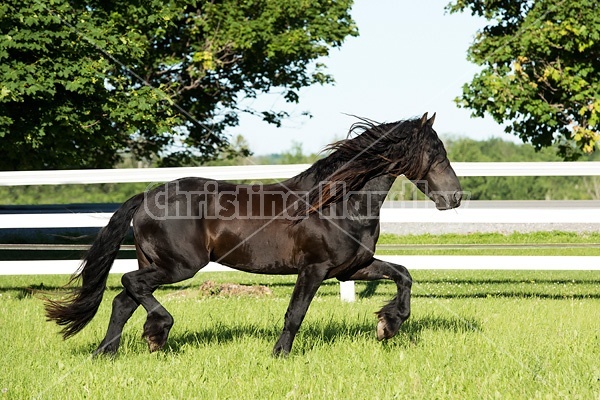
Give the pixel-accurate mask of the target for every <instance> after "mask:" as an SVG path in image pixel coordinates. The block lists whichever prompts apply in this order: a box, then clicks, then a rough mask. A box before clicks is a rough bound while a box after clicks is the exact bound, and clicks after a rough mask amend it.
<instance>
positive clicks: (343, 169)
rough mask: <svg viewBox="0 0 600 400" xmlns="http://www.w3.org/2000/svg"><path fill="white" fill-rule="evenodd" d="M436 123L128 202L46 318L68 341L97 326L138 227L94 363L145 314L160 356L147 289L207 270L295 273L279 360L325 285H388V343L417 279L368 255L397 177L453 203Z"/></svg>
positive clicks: (455, 194)
mask: <svg viewBox="0 0 600 400" xmlns="http://www.w3.org/2000/svg"><path fill="white" fill-rule="evenodd" d="M432 124H433V118H432V119H430V120H427V119H426V115H425V116H423V118H422V119H421V120H410V121H402V122H399V123H395V124H385V125H380V126H374V125H368V126H363V128H364V129H365V132H364V133H363V134H361V135H359V136H358V137H356V138H352V139H347V140H345V141H342V142H338V143H337V144H334V145H333V146H332V148H333V149H334V150H335V151H334V152H333V153H332V154H331V155H330V156H328V157H327V158H325V159H322V160H319V161H318V162H316V163H315V164H314V165H313V166H312V167H311V168H309V169H308V170H306V171H305V172H303V173H301V174H300V175H298V176H295V177H293V178H291V179H288V180H286V181H283V182H280V183H276V184H272V185H255V186H249V185H235V184H231V183H228V182H223V181H214V180H210V179H204V178H184V179H179V180H176V181H172V182H169V183H166V184H165V185H163V186H161V187H158V188H156V189H154V190H152V191H149V192H147V193H142V194H139V195H136V196H134V197H132V198H131V199H129V200H128V201H127V202H125V203H124V204H123V205H122V206H121V207H120V208H119V210H117V212H116V213H115V214H114V216H113V217H112V218H111V221H110V222H109V224H108V226H107V227H105V228H104V229H103V230H102V231H101V232H100V234H99V236H98V238H97V239H96V241H95V242H94V244H93V245H92V248H91V249H90V251H89V252H88V254H87V255H86V257H85V258H84V264H83V268H82V269H81V271H80V273H79V275H78V276H81V277H82V278H83V284H82V287H81V288H79V289H76V291H75V293H74V295H73V297H72V298H71V299H70V300H68V301H67V302H65V303H58V302H52V301H50V302H49V304H48V305H47V312H48V317H49V319H52V320H55V321H56V322H57V323H59V324H61V325H65V328H64V329H63V334H64V336H65V337H69V336H71V335H73V334H75V333H77V332H78V331H79V330H81V329H82V328H83V327H84V326H85V325H86V324H87V323H88V322H89V321H90V320H91V319H92V318H93V316H94V314H95V313H96V311H97V309H98V306H99V304H100V301H101V299H102V292H103V290H104V284H105V282H106V278H107V275H108V272H109V270H110V267H111V265H112V263H113V261H114V258H115V256H116V252H117V251H118V248H119V245H120V242H121V240H122V239H123V236H124V235H125V233H126V231H127V229H128V227H129V222H130V221H131V220H132V219H133V231H134V238H135V245H136V251H137V256H138V261H139V267H140V269H139V270H137V271H133V272H130V273H127V274H125V275H124V276H123V278H122V283H123V285H124V287H125V289H124V290H123V291H122V292H121V293H120V294H119V295H117V297H115V299H114V301H113V313H112V316H111V319H110V324H109V328H108V332H107V335H106V337H105V339H104V340H103V341H102V343H101V344H100V346H99V348H98V350H97V353H113V352H115V351H116V350H117V348H118V346H119V340H120V336H121V333H122V329H123V326H124V325H125V323H126V321H127V320H128V319H129V317H130V316H131V314H132V313H133V311H135V309H136V308H137V307H138V306H139V305H140V304H141V305H142V306H143V307H144V308H145V309H146V310H147V312H148V319H147V321H146V323H145V325H144V336H145V338H146V340H147V341H148V344H149V347H150V350H151V351H154V350H157V349H159V348H162V347H163V346H164V344H165V342H166V340H167V337H168V334H169V330H170V328H171V326H172V325H173V318H172V316H171V315H170V314H169V313H168V312H167V311H166V310H165V309H164V308H163V306H162V305H161V304H160V303H159V302H158V301H157V300H156V299H155V298H154V296H153V295H152V293H153V291H154V290H155V289H156V288H157V287H158V286H160V285H162V284H167V283H174V282H179V281H182V280H185V279H188V278H191V277H192V276H194V274H196V272H198V271H199V270H200V269H201V268H203V267H204V266H205V265H206V264H208V262H209V261H216V262H219V263H220V264H224V265H227V266H230V267H233V268H235V269H238V270H241V271H246V272H252V273H262V274H297V275H298V280H297V282H296V285H295V288H294V292H293V294H292V298H291V301H290V305H289V308H288V311H287V313H286V315H285V322H284V329H283V332H282V334H281V336H280V338H279V340H278V342H277V343H276V345H275V348H274V350H273V352H274V353H275V354H282V353H283V354H287V353H289V351H290V349H291V347H292V342H293V339H294V336H295V334H296V332H297V331H298V328H299V327H300V324H301V322H302V320H303V318H304V315H305V314H306V311H307V309H308V306H309V304H310V302H311V300H312V298H313V296H314V294H315V293H316V291H317V289H318V288H319V286H320V284H321V282H322V281H323V280H324V279H328V278H337V279H339V280H361V279H362V280H374V279H384V278H385V279H392V280H393V281H395V282H396V284H397V287H398V296H397V297H395V298H394V299H393V300H392V301H391V302H390V303H389V304H388V305H386V306H385V307H383V308H382V309H381V310H380V311H379V313H378V316H379V322H378V325H377V335H378V338H379V339H384V338H389V337H392V336H394V335H395V334H396V332H397V331H398V329H399V327H400V324H401V323H402V322H403V321H404V320H406V319H407V318H408V316H409V314H410V288H411V283H412V281H411V278H410V274H409V273H408V271H407V270H406V268H405V267H403V266H400V265H395V264H390V263H386V262H383V261H380V260H377V259H376V258H374V257H373V254H374V252H375V245H376V242H377V239H378V237H379V210H380V207H381V203H382V202H383V200H384V198H385V196H386V194H387V192H388V191H389V189H390V187H391V185H392V184H393V182H394V180H395V179H396V177H397V176H398V175H401V174H404V175H406V176H407V178H409V179H411V180H413V181H414V182H415V183H416V184H417V186H418V187H419V188H420V189H421V190H423V191H424V192H425V193H426V194H427V195H428V196H429V197H430V198H432V200H434V201H435V202H436V205H437V207H438V208H439V209H447V208H454V207H457V206H458V205H459V204H460V195H461V192H460V185H459V183H458V180H457V178H456V175H455V174H454V171H453V170H452V168H451V167H450V164H449V162H448V160H447V158H446V154H445V150H444V148H443V145H442V144H441V142H440V141H439V139H438V137H437V135H436V134H435V131H434V130H433V129H432V128H431V126H432ZM382 142H383V143H382ZM396 145H397V146H398V147H399V148H398V149H394V146H396ZM413 147H414V148H413ZM395 153H401V154H400V155H398V154H395ZM406 154H408V155H409V156H408V157H407V156H406ZM409 164H410V165H409ZM423 179H424V180H423Z"/></svg>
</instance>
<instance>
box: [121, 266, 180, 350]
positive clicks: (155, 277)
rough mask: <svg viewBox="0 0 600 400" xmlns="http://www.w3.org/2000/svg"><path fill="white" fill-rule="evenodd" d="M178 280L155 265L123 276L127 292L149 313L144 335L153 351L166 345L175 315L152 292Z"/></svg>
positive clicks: (122, 280) (122, 279)
mask: <svg viewBox="0 0 600 400" xmlns="http://www.w3.org/2000/svg"><path fill="white" fill-rule="evenodd" d="M176 281H178V280H175V281H174V280H172V279H169V277H168V275H167V274H166V273H165V271H163V270H160V269H158V268H157V267H156V266H155V265H152V266H151V267H150V268H145V269H141V270H138V271H133V272H128V273H126V274H125V275H123V277H122V278H121V282H122V283H123V286H125V289H126V290H127V292H129V293H130V294H131V296H132V297H133V299H134V300H135V301H136V302H137V303H139V304H141V305H142V307H144V308H145V309H146V312H147V313H148V317H147V319H146V323H145V324H144V333H143V335H142V336H143V337H144V338H145V339H146V341H147V342H148V347H149V349H150V351H151V352H152V351H156V350H159V349H161V348H162V347H163V346H164V345H165V343H166V341H167V337H168V336H169V331H170V330H171V327H172V326H173V317H172V316H171V314H169V312H168V311H167V310H166V309H165V308H164V307H163V306H162V304H160V303H159V301H158V300H156V298H155V297H154V295H153V294H152V293H154V291H155V290H156V289H157V288H158V287H159V286H160V285H163V284H166V283H172V282H176Z"/></svg>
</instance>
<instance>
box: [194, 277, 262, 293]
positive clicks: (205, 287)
mask: <svg viewBox="0 0 600 400" xmlns="http://www.w3.org/2000/svg"><path fill="white" fill-rule="evenodd" d="M198 289H199V290H200V292H202V293H203V294H205V295H207V296H225V297H228V296H254V297H262V296H270V295H272V294H273V292H272V291H271V289H269V288H268V287H266V286H262V285H253V286H249V285H238V284H236V283H216V282H213V281H206V282H204V283H203V284H202V285H200V287H199V288H198Z"/></svg>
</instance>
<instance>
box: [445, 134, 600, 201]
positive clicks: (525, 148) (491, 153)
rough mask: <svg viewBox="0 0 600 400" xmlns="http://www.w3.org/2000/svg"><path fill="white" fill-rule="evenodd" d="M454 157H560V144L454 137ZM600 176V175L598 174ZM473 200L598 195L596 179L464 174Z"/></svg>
mask: <svg viewBox="0 0 600 400" xmlns="http://www.w3.org/2000/svg"><path fill="white" fill-rule="evenodd" d="M446 149H447V151H448V158H449V159H450V160H451V161H454V162H457V161H468V162H482V161H484V162H507V161H528V162H535V161H560V157H559V156H557V155H556V148H555V147H549V148H544V149H542V150H540V151H535V149H534V147H533V146H531V145H529V144H522V145H519V144H516V143H511V142H507V141H503V140H501V139H488V140H485V141H476V140H472V139H466V138H461V139H450V140H448V141H447V143H446ZM594 178H596V177H594ZM460 182H461V186H462V187H463V190H465V191H467V192H469V193H470V196H471V199H472V200H588V199H594V198H596V197H595V196H596V194H595V193H594V191H593V185H594V182H595V181H594V180H593V179H590V178H583V177H565V176H543V177H542V176H506V177H505V176H487V177H483V176H481V177H480V176H474V177H462V178H460Z"/></svg>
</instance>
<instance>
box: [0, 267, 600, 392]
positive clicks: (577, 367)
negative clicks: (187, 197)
mask: <svg viewBox="0 0 600 400" xmlns="http://www.w3.org/2000/svg"><path fill="white" fill-rule="evenodd" d="M413 277H414V279H415V284H414V288H413V293H414V296H413V314H412V316H411V318H410V319H409V321H408V322H407V323H406V324H405V325H404V326H403V327H402V328H401V330H400V332H399V334H398V335H397V336H396V337H395V338H393V339H391V340H389V341H387V342H378V341H377V340H376V338H375V323H376V318H375V316H374V314H373V312H375V311H376V310H377V309H378V308H379V307H380V306H381V305H382V304H383V303H384V302H385V301H387V300H388V299H389V298H390V297H391V296H393V294H394V287H393V285H392V284H388V283H380V284H375V283H369V284H366V283H357V286H356V288H357V294H358V299H357V301H356V302H355V303H343V302H341V301H340V300H339V286H338V285H337V283H336V281H328V282H327V283H326V284H325V285H323V287H322V288H321V289H320V290H319V293H318V294H317V297H316V298H315V300H314V302H313V304H312V306H311V309H310V310H309V312H308V315H307V317H306V320H305V322H304V324H303V326H302V328H301V330H300V333H299V334H298V337H297V339H296V342H295V344H294V348H293V349H292V354H291V355H290V357H289V358H287V359H276V358H273V357H271V349H272V346H273V345H274V343H275V341H276V339H277V336H278V333H279V330H280V329H281V326H282V322H283V315H284V313H285V309H286V307H287V303H288V300H289V296H290V294H291V290H292V286H293V282H294V277H291V276H290V277H271V276H261V275H250V274H243V273H212V274H209V273H206V274H203V273H200V274H198V275H197V276H196V277H195V278H194V279H193V280H191V281H188V282H186V285H176V286H170V287H166V288H163V289H161V290H159V291H157V297H158V298H159V299H160V300H161V301H162V302H163V304H165V306H166V307H167V309H169V310H170V311H171V313H172V314H173V315H174V317H175V326H174V327H173V330H172V333H171V337H170V339H169V341H168V344H167V348H166V349H165V350H164V351H161V352H157V353H152V354H150V353H148V351H147V348H146V344H145V342H144V341H143V340H142V339H141V338H140V335H141V329H142V324H143V321H144V319H145V315H144V313H143V312H141V311H140V310H138V311H137V312H136V314H134V316H133V318H132V320H131V321H130V323H129V324H128V325H127V327H126V329H125V333H124V337H123V341H122V347H121V349H120V353H119V355H118V356H117V357H116V358H114V359H110V358H99V359H92V358H91V357H90V353H91V352H92V351H93V350H94V349H95V346H97V344H98V343H99V341H100V340H101V339H102V337H103V335H104V330H105V328H106V325H107V322H108V315H109V311H110V301H111V300H112V297H113V296H114V295H115V294H116V293H117V290H118V287H119V277H118V276H111V277H110V279H109V283H108V287H109V289H108V290H107V292H106V295H105V298H104V301H103V304H102V306H101V308H100V311H99V313H98V315H97V316H96V318H95V319H94V320H93V321H92V323H91V324H90V325H89V326H88V327H86V329H84V331H82V332H81V333H80V334H79V335H77V336H76V337H74V338H73V339H70V340H68V341H66V342H65V341H62V340H61V339H60V337H59V336H58V335H57V334H56V333H57V331H58V328H57V327H56V326H55V325H52V324H50V323H47V322H45V319H44V313H43V306H42V301H41V300H40V298H39V296H38V295H36V294H34V295H32V294H31V291H30V290H28V289H27V288H43V289H46V290H53V289H54V288H56V287H58V286H60V285H62V284H64V282H65V281H66V277H64V276H18V277H0V327H1V328H2V340H0V365H1V366H2V368H3V371H2V374H0V391H1V392H0V398H7V399H24V398H44V399H46V398H49V399H65V398H70V399H79V398H91V399H97V398H98V399H104V398H106V399H134V398H135V399H138V398H144V399H171V398H172V399H184V398H185V399H187V398H199V399H216V398H218V399H307V398H308V399H311V398H312V399H394V398H399V399H405V398H407V399H435V398H438V399H446V398H450V399H489V398H503V399H504V398H512V399H523V398H539V399H547V398H573V399H576V398H581V399H597V398H600V363H599V362H598V361H599V360H600V329H599V323H598V321H600V273H598V272H577V271H564V272H561V271H552V272H539V271H538V272H527V271H514V272H513V271H510V272H500V271H415V272H414V273H413ZM208 279H210V280H213V281H216V282H236V283H243V284H248V285H255V284H262V285H266V286H268V287H269V288H270V289H271V290H272V292H273V293H272V294H271V295H268V296H234V297H224V296H220V295H203V294H201V293H200V292H199V291H198V287H199V285H200V284H201V283H202V282H204V281H205V280H208Z"/></svg>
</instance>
